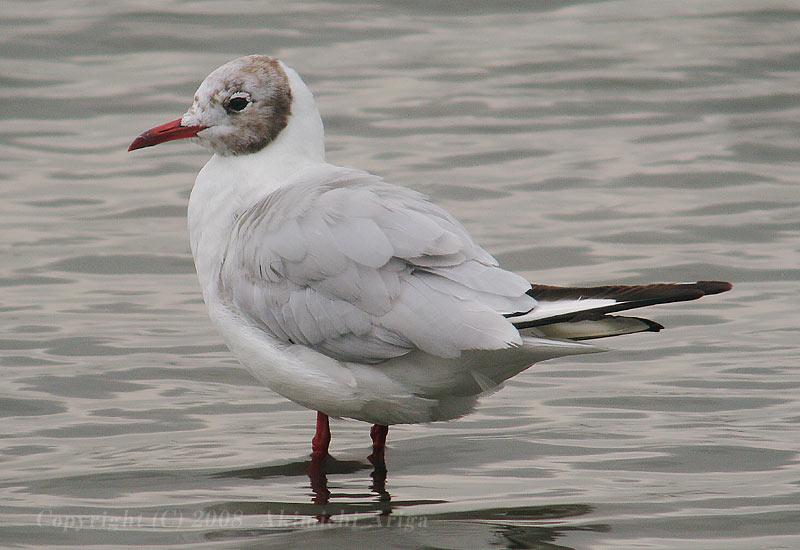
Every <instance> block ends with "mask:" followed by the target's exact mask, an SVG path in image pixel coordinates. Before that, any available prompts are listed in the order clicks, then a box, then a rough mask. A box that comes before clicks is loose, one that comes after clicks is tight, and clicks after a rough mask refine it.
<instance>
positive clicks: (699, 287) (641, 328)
mask: <svg viewBox="0 0 800 550" xmlns="http://www.w3.org/2000/svg"><path fill="white" fill-rule="evenodd" d="M730 289H731V284H730V283H727V282H723V281H699V282H696V283H656V284H650V285H632V286H624V285H612V286H594V287H559V286H548V285H531V289H530V290H529V291H528V294H529V295H530V296H531V297H533V298H535V299H536V301H537V302H538V303H537V305H536V307H535V308H534V309H533V310H531V311H529V312H527V313H523V314H517V315H509V316H508V317H509V321H511V322H512V323H513V324H514V326H515V327H516V328H517V329H518V330H519V331H520V332H521V333H522V334H523V335H534V336H539V337H546V338H559V339H566V340H589V339H594V338H605V337H608V336H619V335H622V334H632V333H634V332H646V331H649V332H658V331H659V330H661V329H662V328H664V327H663V326H661V325H660V324H658V323H656V322H654V321H651V320H649V319H643V318H640V317H623V316H618V315H610V314H611V313H616V312H619V311H625V310H629V309H636V308H640V307H646V306H652V305H656V304H668V303H672V302H685V301H688V300H696V299H698V298H702V297H703V296H707V295H709V294H720V293H722V292H727V291H728V290H730Z"/></svg>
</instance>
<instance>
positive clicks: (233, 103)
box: [228, 97, 250, 112]
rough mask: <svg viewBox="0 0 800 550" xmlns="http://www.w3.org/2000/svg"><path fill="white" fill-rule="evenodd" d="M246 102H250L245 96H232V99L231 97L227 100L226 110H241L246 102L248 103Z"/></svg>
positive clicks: (245, 105)
mask: <svg viewBox="0 0 800 550" xmlns="http://www.w3.org/2000/svg"><path fill="white" fill-rule="evenodd" d="M248 103H250V102H249V101H247V98H244V97H234V98H233V99H231V100H230V101H229V102H228V110H229V111H236V112H239V111H241V110H242V109H244V108H245V107H247V104H248Z"/></svg>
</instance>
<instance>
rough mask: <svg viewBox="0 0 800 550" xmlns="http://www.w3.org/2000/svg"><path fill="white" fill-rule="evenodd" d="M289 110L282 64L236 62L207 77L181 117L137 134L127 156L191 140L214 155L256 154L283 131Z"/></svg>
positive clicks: (263, 59) (257, 58) (258, 58)
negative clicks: (130, 152)
mask: <svg viewBox="0 0 800 550" xmlns="http://www.w3.org/2000/svg"><path fill="white" fill-rule="evenodd" d="M291 108H292V90H291V87H290V85H289V79H288V77H287V75H286V72H285V71H284V67H283V65H282V64H281V62H280V61H278V60H277V59H275V58H272V57H267V56H264V55H249V56H246V57H240V58H238V59H234V60H233V61H230V62H228V63H226V64H225V65H223V66H221V67H219V68H218V69H216V70H215V71H214V72H212V73H211V74H210V75H208V76H207V77H206V79H205V80H204V81H203V83H202V84H200V87H199V88H198V89H197V91H196V92H195V94H194V101H193V102H192V106H191V107H190V108H189V110H188V111H186V114H184V115H183V116H182V117H181V118H179V119H177V120H173V121H171V122H167V123H166V124H162V125H161V126H157V127H155V128H152V129H150V130H147V131H146V132H144V133H142V134H141V135H140V136H139V137H137V138H136V139H135V140H133V143H131V145H130V147H129V148H128V151H134V150H136V149H141V148H143V147H151V146H153V145H158V144H159V143H164V142H165V141H172V140H175V139H184V138H196V140H197V142H198V143H199V144H200V145H202V146H203V147H205V148H207V149H210V150H211V151H213V152H215V153H217V154H219V155H223V156H227V155H245V154H249V153H255V152H257V151H260V150H261V149H263V148H264V147H266V146H267V145H268V144H269V143H270V142H272V141H273V140H274V139H275V138H276V137H277V136H278V134H279V133H280V132H281V130H283V129H284V128H285V127H286V125H287V123H288V121H289V116H290V114H291Z"/></svg>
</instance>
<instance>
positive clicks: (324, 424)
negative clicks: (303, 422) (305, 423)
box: [311, 412, 331, 458]
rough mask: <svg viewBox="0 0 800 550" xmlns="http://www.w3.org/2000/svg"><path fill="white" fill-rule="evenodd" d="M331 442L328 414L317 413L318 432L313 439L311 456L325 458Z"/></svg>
mask: <svg viewBox="0 0 800 550" xmlns="http://www.w3.org/2000/svg"><path fill="white" fill-rule="evenodd" d="M330 444H331V427H330V424H329V423H328V415H327V414H323V413H321V412H318V413H317V432H316V433H315V434H314V439H312V440H311V456H312V457H313V458H323V457H326V456H328V447H330Z"/></svg>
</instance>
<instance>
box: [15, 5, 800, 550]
mask: <svg viewBox="0 0 800 550" xmlns="http://www.w3.org/2000/svg"><path fill="white" fill-rule="evenodd" d="M108 4H111V5H108ZM249 53H268V54H272V55H276V56H279V57H281V58H282V59H284V60H285V61H286V62H287V63H288V64H289V65H291V66H293V67H295V68H296V69H298V71H299V72H300V73H301V74H302V75H303V76H304V78H305V80H306V82H307V83H308V84H309V85H310V87H311V88H312V89H313V90H314V92H315V94H316V96H317V99H318V103H319V106H320V110H321V112H322V114H323V118H324V120H325V124H326V128H327V145H328V151H329V159H330V160H331V162H334V163H337V164H345V165H353V166H358V167H361V168H364V169H367V170H370V171H372V172H374V173H377V174H379V175H381V176H383V177H385V178H386V179H387V180H389V181H391V182H394V183H398V184H402V185H406V186H409V187H413V188H415V189H417V190H420V191H423V192H425V193H428V194H429V195H431V196H432V197H433V199H434V200H435V201H436V202H438V203H439V204H441V205H443V206H444V207H445V208H447V209H448V210H450V211H451V212H452V213H453V214H455V215H456V216H457V217H459V218H460V219H461V220H462V221H463V222H464V223H465V225H467V227H468V228H469V229H470V230H471V231H472V233H473V235H474V236H475V238H476V239H477V240H478V241H479V242H481V243H482V244H483V245H484V246H485V247H486V248H487V249H488V250H490V251H491V252H492V253H494V254H495V255H496V256H497V257H498V259H499V260H500V261H501V262H502V263H503V264H504V265H505V266H506V267H508V268H511V269H513V270H516V271H518V272H520V273H522V274H524V275H526V276H528V277H529V278H530V279H531V280H534V281H536V282H540V283H549V284H602V283H611V282H622V283H642V282H650V281H669V280H677V281H684V280H698V279H723V280H730V281H732V282H733V283H734V284H735V287H734V291H733V292H730V293H727V294H724V295H721V296H713V297H709V298H705V299H703V300H701V301H699V302H693V303H686V304H678V305H672V306H662V307H659V308H654V309H653V310H652V311H650V312H649V317H651V318H653V319H655V320H657V321H658V322H660V323H662V324H664V325H666V326H667V330H665V331H662V332H661V333H660V334H652V333H647V334H639V335H631V336H627V337H623V338H619V339H614V340H609V341H607V342H605V343H606V344H607V345H608V346H610V347H613V348H614V351H610V352H608V353H605V354H600V355H593V356H588V357H581V358H567V359H561V360H556V361H551V362H548V363H543V364H540V365H537V366H536V367H534V368H532V369H530V370H529V371H527V372H525V373H523V374H522V375H520V376H518V377H516V378H515V379H513V380H511V381H510V382H509V383H508V384H507V386H506V388H505V389H504V390H502V391H501V392H499V393H496V394H494V395H492V396H490V397H488V398H486V399H485V400H484V401H483V402H482V405H481V407H480V408H479V410H478V411H477V412H476V413H475V414H473V415H471V416H469V417H466V418H464V419H461V420H458V421H454V422H450V423H446V424H434V425H420V426H399V427H393V428H392V429H391V430H390V433H389V445H390V447H389V449H388V453H387V467H388V475H387V477H386V479H385V480H381V479H380V477H379V476H378V477H376V478H373V477H372V476H371V472H372V469H371V467H370V465H369V463H368V462H367V461H366V459H365V457H366V455H367V454H368V452H369V445H368V443H369V437H368V426H367V425H365V424H362V423H358V422H355V421H337V422H335V423H334V425H333V431H334V439H333V446H332V453H333V455H334V456H335V457H336V458H337V460H338V462H336V463H335V464H334V465H333V466H332V467H331V472H330V473H329V474H328V476H327V491H329V493H330V494H327V493H326V491H325V488H324V487H320V486H319V484H316V485H315V486H314V487H312V485H311V482H310V479H309V478H308V477H307V476H306V465H307V453H308V452H309V446H310V438H311V436H312V432H313V422H314V413H313V412H311V411H308V410H304V409H301V408H300V407H298V406H296V405H293V404H292V403H289V402H287V401H285V400H283V399H282V398H280V397H278V396H276V395H274V394H272V393H271V392H269V391H267V390H265V389H263V388H262V387H261V386H260V385H259V384H258V383H257V382H256V381H255V380H253V379H252V378H251V377H250V376H249V375H248V374H247V373H246V372H245V371H244V370H243V369H242V368H240V367H238V366H237V363H236V361H235V360H234V359H233V358H232V356H231V355H230V354H229V353H228V352H227V351H226V349H225V347H224V346H223V344H222V341H221V339H220V338H219V337H218V336H217V334H216V333H215V331H214V329H213V327H212V326H211V324H210V321H209V320H208V318H207V315H206V312H205V308H204V306H203V304H202V300H201V297H200V293H199V289H198V286H197V283H196V282H195V276H194V270H193V266H192V261H191V257H190V253H189V249H188V241H187V235H186V223H185V210H186V201H187V196H188V192H189V189H190V186H191V183H192V181H193V179H194V176H195V174H196V173H197V171H198V170H199V169H200V167H201V166H202V164H203V163H204V162H205V160H206V158H207V154H206V153H204V152H202V151H201V150H199V149H197V148H195V147H194V146H192V145H191V144H189V143H180V142H176V143H170V144H166V145H162V146H160V147H157V148H154V149H148V150H145V151H138V152H136V153H131V154H129V153H127V152H126V151H125V149H126V147H127V145H128V144H129V143H130V141H131V140H132V139H133V138H134V137H135V136H136V135H137V134H139V133H140V132H141V131H143V130H145V129H147V128H150V127H152V126H155V125H157V124H160V123H163V122H166V121H168V120H172V119H174V118H177V117H178V116H180V115H181V114H182V113H183V112H184V110H185V109H186V108H187V106H188V104H189V101H190V98H191V94H192V93H193V92H194V90H195V88H196V86H197V85H198V84H199V82H200V81H201V80H202V78H203V77H204V76H205V75H206V74H207V73H208V72H210V71H211V70H212V69H214V68H215V67H217V66H218V65H220V64H222V63H224V62H225V61H227V60H229V59H232V58H234V57H238V56H240V55H244V54H249ZM0 97H2V103H0V105H1V106H2V107H1V111H0V118H1V119H2V127H1V128H2V129H1V130H0V162H2V164H1V165H0V231H1V232H0V249H1V250H2V254H1V255H0V258H2V260H1V261H0V287H2V292H1V293H0V307H1V308H2V311H3V315H2V332H0V349H1V350H2V351H0V368H1V370H0V373H2V376H0V416H2V424H1V427H0V433H2V436H1V438H0V464H2V469H1V470H0V472H1V473H0V545H3V546H5V547H36V548H64V547H73V546H78V545H80V546H85V547H90V548H124V547H137V548H148V547H149V548H171V547H176V548H177V547H179V548H188V549H195V548H198V549H199V548H305V547H314V548H318V547H325V548H330V549H333V548H355V547H359V548H367V547H380V548H386V549H388V548H428V549H431V548H490V547H491V548H540V549H542V548H545V549H555V548H559V549H560V548H575V549H578V548H581V549H583V548H591V549H611V548H651V549H652V548H691V549H725V550H736V549H754V548H762V549H777V548H800V464H799V463H798V451H799V450H800V449H798V446H799V445H800V390H799V389H800V370H798V353H797V347H798V346H797V344H798V342H799V341H800V334H798V321H799V320H800V315H798V305H800V304H799V303H798V291H797V285H798V281H799V280H800V253H799V252H798V248H799V247H798V243H799V242H800V240H798V235H799V234H800V225H799V223H798V219H800V192H799V191H798V179H800V163H798V160H800V156H799V155H798V153H800V145H798V143H800V3H798V2H769V1H760V0H758V1H756V0H754V1H734V0H730V1H717V2H714V1H711V2H675V1H670V2H657V1H652V2H649V1H633V0H631V1H619V2H589V1H584V2H581V1H573V2H570V1H561V2H521V1H517V2H514V1H506V2H493V3H490V2H478V1H475V0H471V1H464V2H452V3H433V2H420V1H413V0H406V1H392V2H390V1H388V0H387V1H384V2H378V1H376V2H369V3H367V2H364V3H359V2H352V3H348V2H341V3H336V2H305V1H300V2H176V1H173V2H169V1H163V0H159V1H153V0H140V1H137V2H114V3H100V2H91V1H69V2H67V1H65V0H64V1H57V0H53V1H50V2H31V1H28V0H24V1H23V0H6V2H4V3H3V5H2V7H0ZM325 501H327V504H322V503H323V502H325ZM325 521H327V523H324V522H325Z"/></svg>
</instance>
